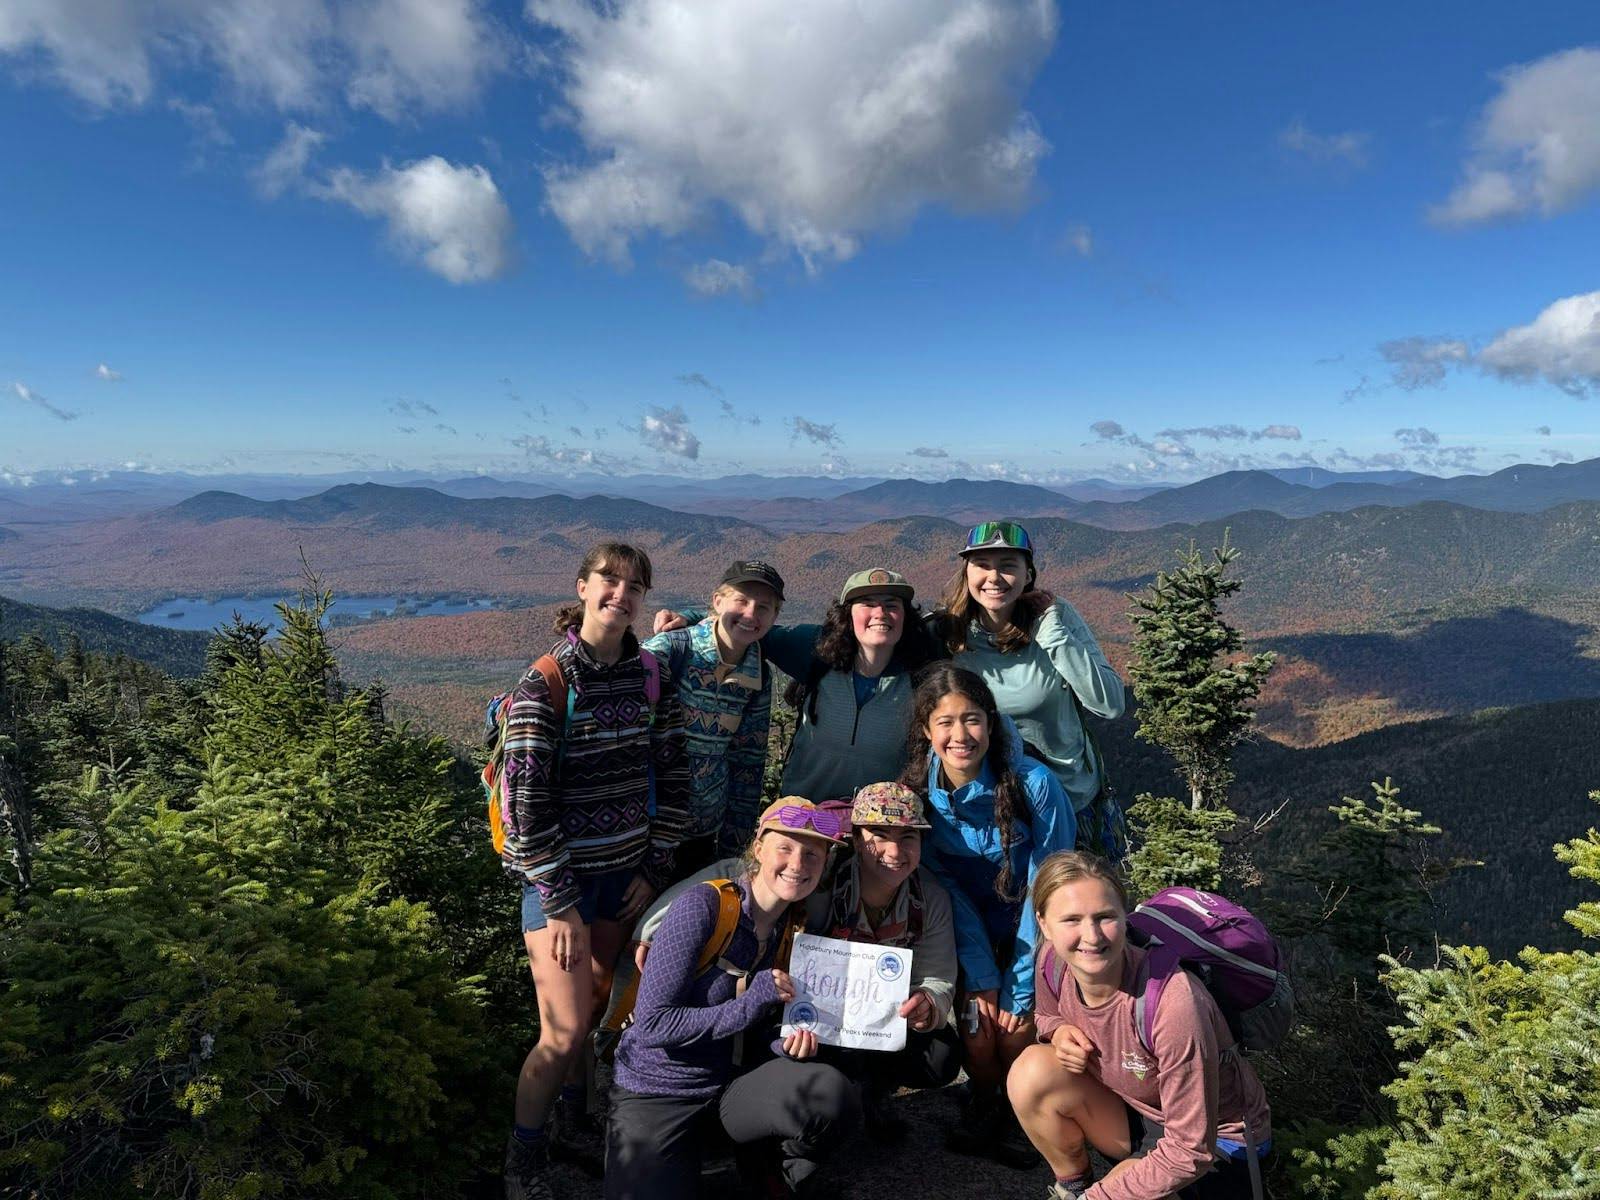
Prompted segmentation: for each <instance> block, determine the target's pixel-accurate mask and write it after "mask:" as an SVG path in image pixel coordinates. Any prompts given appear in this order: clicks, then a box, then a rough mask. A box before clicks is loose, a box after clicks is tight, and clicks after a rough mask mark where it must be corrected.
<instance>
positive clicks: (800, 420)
mask: <svg viewBox="0 0 1600 1200" xmlns="http://www.w3.org/2000/svg"><path fill="white" fill-rule="evenodd" d="M784 423H785V424H786V425H788V426H789V441H790V443H791V444H792V443H794V442H798V441H799V440H800V439H801V438H805V439H807V440H808V441H812V442H816V443H817V444H818V445H819V446H837V445H839V444H840V442H841V441H843V439H842V438H841V437H840V436H839V431H838V427H837V426H835V425H819V424H817V423H816V422H815V421H808V420H806V418H804V417H802V416H799V415H798V414H796V415H795V416H793V417H790V418H789V419H788V420H787V421H786V422H784Z"/></svg>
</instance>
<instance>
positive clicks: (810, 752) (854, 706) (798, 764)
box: [656, 567, 944, 802]
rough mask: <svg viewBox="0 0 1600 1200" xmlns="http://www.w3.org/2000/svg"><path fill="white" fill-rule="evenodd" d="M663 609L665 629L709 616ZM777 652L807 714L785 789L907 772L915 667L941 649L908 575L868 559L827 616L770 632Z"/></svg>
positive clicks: (819, 789) (809, 792)
mask: <svg viewBox="0 0 1600 1200" xmlns="http://www.w3.org/2000/svg"><path fill="white" fill-rule="evenodd" d="M704 615H705V614H704V613H702V612H699V611H697V610H693V609H690V610H686V611H684V612H682V613H675V612H670V611H668V610H665V609H663V610H662V611H660V612H658V613H656V631H657V632H658V633H659V632H661V631H663V630H667V629H675V628H678V627H679V624H680V623H681V622H693V621H697V620H700V619H701V618H703V617H704ZM761 646H762V649H763V650H764V651H765V652H766V656H767V660H768V661H769V662H771V663H772V664H774V665H775V666H776V667H777V668H778V669H779V670H781V671H782V672H783V673H784V674H786V675H788V676H790V677H791V678H792V679H793V680H794V682H793V683H792V684H790V686H789V690H788V691H787V692H786V693H785V696H784V698H785V699H786V700H787V701H788V702H789V705H790V707H792V708H793V709H794V710H795V712H796V714H797V716H796V721H795V732H794V741H793V743H792V744H791V746H790V749H789V756H788V758H787V760H786V761H785V763H784V769H783V791H784V792H786V793H792V794H794V795H797V796H810V797H812V798H813V799H815V800H817V801H819V802H820V801H824V800H849V799H850V798H851V797H852V796H854V795H855V793H856V789H857V788H860V787H863V786H865V785H866V784H869V783H877V782H879V781H880V780H884V779H894V778H895V777H897V776H898V775H899V774H900V768H901V765H902V763H903V760H904V757H905V748H906V738H907V735H908V734H909V732H910V729H911V703H912V701H911V697H912V692H913V690H914V688H913V686H912V680H911V677H912V674H913V673H914V672H916V671H917V670H918V669H919V668H921V667H923V666H926V665H927V664H928V663H929V662H932V661H933V660H934V659H935V658H942V657H944V655H943V654H942V652H941V651H940V649H939V647H938V644H937V643H936V642H935V640H934V639H933V638H932V637H931V636H930V635H929V634H928V632H927V631H926V630H925V629H924V627H923V618H922V614H921V612H920V611H919V610H918V608H917V605H916V596H915V592H914V590H913V589H912V587H911V584H910V583H909V582H908V581H907V579H906V577H905V576H904V575H902V574H900V573H899V572H898V571H891V570H889V569H888V568H887V567H868V568H867V569H865V570H862V571H857V572H855V573H854V574H853V575H851V576H850V577H849V578H848V579H846V580H845V581H844V587H842V588H840V589H839V598H838V599H837V600H836V601H834V602H833V603H832V604H831V605H829V606H828V611H827V613H826V615H825V616H824V617H823V619H822V624H820V625H810V624H807V625H778V626H774V627H773V628H772V630H771V631H770V632H769V633H768V634H767V635H766V636H765V637H764V638H762V639H761Z"/></svg>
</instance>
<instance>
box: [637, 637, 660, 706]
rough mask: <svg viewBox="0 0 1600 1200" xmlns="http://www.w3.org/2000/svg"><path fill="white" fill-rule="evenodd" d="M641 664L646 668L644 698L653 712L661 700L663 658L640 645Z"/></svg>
mask: <svg viewBox="0 0 1600 1200" xmlns="http://www.w3.org/2000/svg"><path fill="white" fill-rule="evenodd" d="M639 665H640V666H641V667H643V668H644V698H645V700H647V701H648V702H649V704H650V708H651V711H652V712H653V711H654V710H655V707H656V705H657V704H658V703H660V701H661V660H660V659H659V658H657V657H656V656H655V655H654V654H652V653H651V652H650V651H648V650H646V649H645V648H644V647H643V646H640V647H639Z"/></svg>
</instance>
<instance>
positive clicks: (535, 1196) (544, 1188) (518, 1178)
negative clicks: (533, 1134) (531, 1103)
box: [505, 1134, 556, 1200]
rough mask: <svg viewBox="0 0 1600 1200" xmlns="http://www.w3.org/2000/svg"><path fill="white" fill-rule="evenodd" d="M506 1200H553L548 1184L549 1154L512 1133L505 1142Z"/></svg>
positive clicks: (554, 1198) (551, 1190)
mask: <svg viewBox="0 0 1600 1200" xmlns="http://www.w3.org/2000/svg"><path fill="white" fill-rule="evenodd" d="M505 1189H506V1200H556V1190H555V1188H554V1187H553V1186H552V1185H551V1183H550V1155H549V1152H548V1151H547V1150H546V1149H545V1147H544V1146H530V1145H528V1144H527V1143H526V1142H520V1141H518V1140H517V1136H516V1134H512V1135H511V1136H510V1137H509V1138H508V1139H507V1141H506V1172H505Z"/></svg>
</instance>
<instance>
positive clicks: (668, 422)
mask: <svg viewBox="0 0 1600 1200" xmlns="http://www.w3.org/2000/svg"><path fill="white" fill-rule="evenodd" d="M639 440H640V441H642V442H643V443H644V444H645V445H646V446H649V447H650V448H651V449H652V450H659V451H660V452H661V453H662V454H676V455H678V456H679V457H681V458H699V457H700V439H699V438H697V437H695V435H694V434H693V433H691V432H690V431H689V416H688V414H687V413H685V412H684V411H683V406H682V405H681V404H674V405H673V406H672V407H671V408H656V407H655V406H654V405H652V406H651V408H650V411H649V412H647V413H645V415H644V418H643V420H642V421H641V422H640V423H639Z"/></svg>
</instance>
